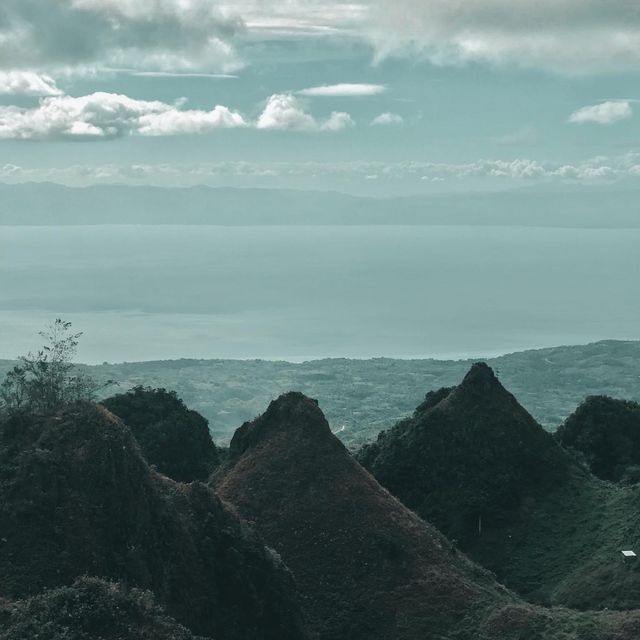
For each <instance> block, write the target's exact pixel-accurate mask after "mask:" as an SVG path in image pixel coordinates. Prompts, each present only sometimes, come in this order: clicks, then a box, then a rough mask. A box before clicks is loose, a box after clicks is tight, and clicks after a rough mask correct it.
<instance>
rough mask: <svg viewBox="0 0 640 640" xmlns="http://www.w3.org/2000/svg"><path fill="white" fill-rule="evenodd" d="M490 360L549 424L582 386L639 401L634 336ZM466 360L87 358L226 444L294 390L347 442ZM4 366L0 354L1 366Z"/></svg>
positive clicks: (384, 423) (98, 370)
mask: <svg viewBox="0 0 640 640" xmlns="http://www.w3.org/2000/svg"><path fill="white" fill-rule="evenodd" d="M487 362H488V363H489V364H490V365H491V367H492V368H493V369H494V370H495V371H496V373H497V375H498V377H499V378H500V380H501V381H502V382H503V383H504V385H505V386H506V387H507V388H508V389H509V390H510V391H511V392H512V393H513V394H514V395H515V396H516V398H517V399H518V401H519V402H520V403H521V404H522V405H523V406H524V407H525V408H526V409H527V410H528V411H529V412H530V413H531V414H532V415H533V416H534V418H536V420H537V421H538V422H540V423H541V424H542V425H543V426H545V427H546V428H548V429H551V430H553V429H555V428H556V427H557V426H558V425H559V424H560V423H561V422H562V421H563V420H564V419H565V418H566V417H567V416H568V415H569V414H571V413H572V412H573V411H574V410H575V408H576V407H577V406H578V405H579V404H580V403H581V402H582V401H583V400H584V398H585V397H586V396H587V395H598V394H606V395H609V396H612V397H615V398H626V399H629V400H636V401H640V342H619V341H605V342H598V343H595V344H590V345H586V346H572V347H557V348H551V349H541V350H536V351H523V352H520V353H514V354H510V355H507V356H503V357H500V358H491V359H488V360H487ZM470 363H471V361H470V360H463V361H438V360H393V359H388V358H378V359H373V360H346V359H331V360H315V361H311V362H305V363H302V364H292V363H289V362H270V361H264V360H257V361H256V360H252V361H246V360H173V361H159V362H140V363H127V364H118V365H100V366H97V367H92V374H93V375H95V376H96V377H98V378H101V379H104V380H106V379H109V378H115V379H116V380H117V381H118V382H119V383H120V384H119V386H118V387H116V388H114V389H112V390H109V392H108V395H111V394H113V393H115V392H118V391H126V390H127V389H129V388H131V387H133V386H136V385H150V386H152V387H164V388H166V389H173V390H175V391H176V392H177V393H178V395H179V396H180V397H181V398H183V399H184V401H185V403H186V404H187V406H189V407H190V408H191V409H194V410H196V411H198V412H199V413H201V414H202V415H204V416H205V417H206V418H207V419H208V420H209V423H210V428H211V431H212V434H213V437H214V440H215V441H216V443H217V444H223V445H224V444H228V442H229V441H230V439H231V435H232V434H233V431H234V429H236V428H237V427H238V426H239V425H240V424H242V423H243V422H245V421H247V420H251V419H252V418H254V417H255V416H257V415H258V414H259V413H260V412H261V411H262V410H263V409H264V407H265V406H266V405H267V403H268V402H269V401H270V400H272V399H273V398H275V397H277V396H278V395H279V394H281V393H285V392H286V391H290V390H292V389H295V390H298V391H301V392H303V393H305V394H306V395H308V396H310V397H312V398H319V399H320V400H321V401H322V406H323V408H324V410H325V414H326V416H327V419H328V420H329V424H331V427H332V429H333V430H334V431H336V432H338V435H339V437H340V438H341V439H342V441H343V442H344V443H345V444H347V446H349V447H353V448H356V447H358V446H360V445H361V444H363V443H364V442H367V441H370V440H373V439H374V438H375V437H376V435H377V434H378V432H379V431H381V430H383V429H388V428H389V427H391V426H393V425H394V424H395V423H396V422H397V421H398V420H399V419H401V418H404V417H407V416H409V415H411V413H412V412H413V410H414V408H415V407H416V406H417V405H418V404H420V402H422V400H423V398H424V396H425V393H426V392H427V391H430V390H433V389H438V388H440V387H446V386H452V385H454V384H457V383H458V382H459V381H460V380H461V379H462V376H463V375H464V374H465V372H466V371H467V369H468V368H469V365H470ZM8 368H9V363H8V362H7V361H4V362H3V361H0V373H2V371H3V370H4V371H6V370H7V369H8Z"/></svg>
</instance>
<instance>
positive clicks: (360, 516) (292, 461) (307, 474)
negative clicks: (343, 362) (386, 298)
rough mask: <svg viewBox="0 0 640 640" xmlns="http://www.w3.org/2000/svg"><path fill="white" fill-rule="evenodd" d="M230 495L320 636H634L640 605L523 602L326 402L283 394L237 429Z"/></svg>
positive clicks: (226, 487)
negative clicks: (338, 422) (382, 481)
mask: <svg viewBox="0 0 640 640" xmlns="http://www.w3.org/2000/svg"><path fill="white" fill-rule="evenodd" d="M216 484H217V487H218V490H219V492H220V494H221V495H222V496H223V497H224V498H225V499H227V500H230V501H232V502H233V503H234V504H235V505H236V506H237V508H238V510H239V511H240V513H241V514H243V515H244V516H245V517H246V518H248V519H250V520H252V521H253V522H255V525H256V527H257V528H258V530H259V531H260V532H261V533H262V535H263V536H264V537H265V539H266V540H267V541H268V542H269V543H270V544H272V545H273V546H274V547H275V548H276V550H277V551H278V553H280V554H281V555H282V558H283V559H284V561H285V562H286V563H287V564H288V565H289V566H290V567H291V568H292V570H293V571H294V573H295V576H296V581H297V584H298V586H299V590H300V594H301V598H302V603H303V607H304V609H305V611H306V613H307V616H308V619H309V622H310V625H311V626H312V630H313V631H315V632H317V633H318V637H319V638H320V640H343V639H344V638H352V639H354V640H357V639H359V638H362V639H365V638H366V639H367V640H381V639H384V640H391V639H393V640H414V639H416V640H417V639H420V640H423V639H424V638H433V639H436V638H437V639H440V638H442V639H447V640H524V639H527V640H623V639H624V640H632V638H636V637H637V636H638V633H640V615H639V614H638V613H635V612H624V613H623V612H608V613H594V612H585V613H578V612H574V611H569V610H566V609H549V610H546V609H542V608H539V607H535V606H533V605H530V604H526V603H524V602H522V601H520V600H519V599H518V598H517V596H515V594H513V593H511V592H509V591H507V590H506V589H505V588H504V587H502V586H501V585H499V584H497V583H496V582H494V581H493V579H492V577H491V576H490V574H488V573H487V572H486V571H485V570H483V569H481V568H480V567H479V566H477V565H474V564H473V563H471V562H469V561H468V560H467V559H466V558H465V556H464V555H463V554H462V553H460V552H458V551H457V550H456V549H455V548H454V547H453V546H452V545H451V544H450V543H449V542H448V541H447V540H446V539H445V538H443V537H442V536H441V535H440V534H439V533H438V532H437V531H436V530H435V529H434V528H433V527H431V526H430V525H428V524H427V523H425V522H424V521H422V520H420V519H419V518H417V517H416V516H415V515H414V514H413V513H412V512H411V511H409V510H408V509H406V508H405V507H403V506H402V505H401V504H400V503H399V502H398V501H397V500H395V499H394V498H393V497H392V496H391V495H390V494H389V493H388V492H386V491H384V490H383V489H382V487H380V485H378V483H377V482H375V480H374V479H373V478H372V477H371V476H370V475H369V474H368V473H366V471H365V470H364V469H363V468H362V467H361V466H360V465H358V464H357V462H356V461H355V460H354V458H353V457H352V456H351V455H350V454H349V453H348V451H347V450H346V449H345V448H344V446H343V445H341V443H340V442H339V441H338V440H337V438H336V437H335V436H334V435H333V434H332V433H331V430H330V428H329V425H328V424H327V422H326V420H325V419H324V416H323V415H322V412H321V411H320V409H319V408H318V406H317V403H316V402H315V401H313V400H311V399H309V398H306V397H304V396H302V395H301V394H299V393H290V394H287V395H285V396H282V397H281V398H279V399H278V400H276V401H274V402H272V403H271V404H270V405H269V408H268V409H267V411H266V412H265V413H264V414H263V415H262V416H260V417H259V418H257V419H256V420H254V421H253V422H251V423H247V424H245V425H243V426H242V427H241V428H240V429H239V430H238V431H237V432H236V435H235V436H234V438H233V440H232V445H231V450H230V460H229V462H228V463H227V464H226V465H225V466H223V467H221V468H220V469H219V470H218V471H217V472H216Z"/></svg>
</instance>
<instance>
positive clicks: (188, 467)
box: [102, 387, 218, 482]
mask: <svg viewBox="0 0 640 640" xmlns="http://www.w3.org/2000/svg"><path fill="white" fill-rule="evenodd" d="M102 404H103V405H104V406H105V407H107V409H109V411H111V412H112V413H114V414H115V415H117V416H118V417H119V418H121V419H122V420H123V421H124V422H125V423H126V424H127V426H128V427H129V428H130V429H131V430H132V431H133V434H134V436H135V437H136V440H137V441H138V443H139V444H140V448H141V449H142V452H143V453H144V455H145V457H146V458H147V461H148V462H149V464H152V465H154V466H155V467H156V469H157V470H158V471H160V473H163V474H164V475H166V476H168V477H169V478H172V479H173V480H177V481H178V482H191V481H193V480H206V479H207V478H208V477H209V475H210V474H211V472H212V471H213V470H214V468H215V467H216V466H217V465H218V454H217V451H216V446H215V444H214V443H213V440H212V439H211V435H210V433H209V426H208V424H207V421H206V420H205V419H204V418H203V417H202V416H201V415H200V414H199V413H197V412H196V411H191V410H189V409H187V407H186V406H185V404H184V402H182V400H181V399H180V398H178V396H177V395H176V393H175V391H166V390H165V389H149V388H148V387H135V388H134V389H132V390H131V391H129V392H127V393H122V394H118V395H116V396H113V397H111V398H107V399H106V400H103V402H102Z"/></svg>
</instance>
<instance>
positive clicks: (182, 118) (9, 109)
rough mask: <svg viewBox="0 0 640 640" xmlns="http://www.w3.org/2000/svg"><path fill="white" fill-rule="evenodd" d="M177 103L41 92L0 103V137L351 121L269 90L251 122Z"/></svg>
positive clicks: (329, 126) (109, 136)
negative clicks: (34, 99)
mask: <svg viewBox="0 0 640 640" xmlns="http://www.w3.org/2000/svg"><path fill="white" fill-rule="evenodd" d="M183 107H184V102H183V101H179V102H177V103H176V104H168V103H165V102H161V101H157V100H153V101H150V100H136V99H134V98H130V97H128V96H126V95H121V94H116V93H105V92H97V93H92V94H90V95H87V96H80V97H72V96H67V95H55V96H51V97H46V98H42V99H41V100H40V103H39V104H38V106H36V107H32V108H27V107H18V106H15V105H9V106H0V139H13V140H113V139H115V138H122V137H124V136H128V135H140V136H170V135H186V134H204V133H210V132H212V131H214V130H217V129H233V128H240V127H253V128H256V129H265V130H267V129H276V130H281V131H311V132H323V131H327V132H331V131H334V132H335V131H341V130H343V129H346V128H348V127H351V126H353V125H354V122H353V120H352V118H351V116H350V115H349V114H348V113H345V112H341V111H334V112H332V113H331V114H330V116H329V117H328V118H326V119H324V120H318V119H316V118H315V117H314V116H312V115H311V114H309V113H307V112H306V111H305V110H304V108H303V106H302V104H301V103H300V102H299V100H298V99H297V98H296V97H295V96H293V95H290V94H274V95H272V96H271V97H270V98H269V99H268V100H267V102H266V105H265V107H264V109H263V111H262V113H261V114H260V116H259V117H258V119H257V120H256V121H255V122H253V121H250V120H247V119H245V117H244V116H243V115H242V114H240V113H239V112H238V111H232V110H231V109H229V108H228V107H225V106H222V105H216V106H215V107H214V108H213V109H212V110H211V111H204V110H201V109H184V108H183Z"/></svg>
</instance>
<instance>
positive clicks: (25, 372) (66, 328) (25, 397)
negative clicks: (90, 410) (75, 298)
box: [0, 318, 113, 413]
mask: <svg viewBox="0 0 640 640" xmlns="http://www.w3.org/2000/svg"><path fill="white" fill-rule="evenodd" d="M38 335H40V337H42V338H44V340H45V341H46V342H45V345H44V346H43V347H42V348H41V349H39V350H38V351H37V352H36V353H31V352H29V353H28V354H27V355H26V356H21V357H20V358H19V360H20V364H18V365H16V366H15V367H14V368H13V369H12V370H11V371H9V373H8V374H7V375H6V377H5V379H4V381H3V382H2V384H1V385H0V407H2V408H3V409H4V410H5V411H7V412H9V413H12V412H16V411H20V410H29V411H38V412H46V411H51V410H53V409H56V408H57V407H59V406H61V405H63V404H66V403H69V402H75V401H78V400H95V398H96V395H97V393H98V391H100V389H102V388H104V387H107V386H109V385H111V384H113V381H111V380H109V381H108V382H106V383H103V384H101V383H98V382H97V381H96V380H94V379H93V378H92V377H90V376H88V375H86V374H84V373H82V372H80V371H78V370H77V368H76V365H75V364H74V363H73V358H74V357H75V355H76V351H77V348H78V339H79V338H80V336H82V332H79V333H74V332H73V331H72V329H71V323H70V322H68V321H65V320H61V319H60V318H56V320H55V321H54V322H53V323H52V324H51V325H49V327H47V329H46V330H45V331H40V332H39V333H38Z"/></svg>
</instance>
